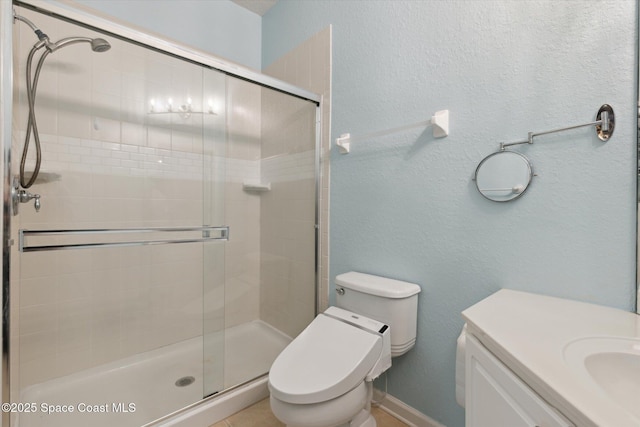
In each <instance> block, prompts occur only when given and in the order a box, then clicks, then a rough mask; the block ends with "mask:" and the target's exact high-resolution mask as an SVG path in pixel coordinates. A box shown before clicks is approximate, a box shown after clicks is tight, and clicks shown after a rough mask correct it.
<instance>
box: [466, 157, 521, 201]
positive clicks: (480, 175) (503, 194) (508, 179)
mask: <svg viewBox="0 0 640 427" xmlns="http://www.w3.org/2000/svg"><path fill="white" fill-rule="evenodd" d="M532 177H533V167H532V166H531V163H530V162H529V159H527V158H526V157H525V156H523V155H522V154H520V153H516V152H515V151H509V150H505V151H498V152H496V153H493V154H490V155H488V156H487V157H485V158H484V159H483V160H482V161H481V162H480V164H479V165H478V167H477V168H476V173H475V181H476V186H477V187H478V191H479V192H480V194H482V195H483V196H484V197H486V198H487V199H489V200H492V201H494V202H508V201H510V200H513V199H517V198H518V197H520V196H522V195H523V194H524V192H525V191H526V190H527V188H528V187H529V184H530V183H531V178H532Z"/></svg>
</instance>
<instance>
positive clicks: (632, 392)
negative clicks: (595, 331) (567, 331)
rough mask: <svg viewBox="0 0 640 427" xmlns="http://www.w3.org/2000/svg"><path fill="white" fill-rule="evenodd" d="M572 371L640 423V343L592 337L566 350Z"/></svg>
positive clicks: (574, 342) (568, 346)
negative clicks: (639, 402)
mask: <svg viewBox="0 0 640 427" xmlns="http://www.w3.org/2000/svg"><path fill="white" fill-rule="evenodd" d="M564 359H565V362H566V363H567V365H568V367H569V369H571V370H572V371H573V372H574V373H575V374H576V375H579V376H581V377H582V378H583V379H584V380H585V381H586V382H588V383H589V384H590V385H591V387H593V388H595V389H596V390H597V391H598V392H599V393H600V394H602V395H603V396H605V397H606V398H608V399H610V400H612V401H613V402H615V403H616V404H618V405H619V406H621V407H622V408H623V409H624V410H626V411H627V412H629V413H630V414H631V415H633V416H634V417H636V418H638V420H639V422H640V405H638V396H640V339H630V338H615V337H591V338H582V339H579V340H576V341H572V342H571V343H569V344H567V345H566V346H565V348H564Z"/></svg>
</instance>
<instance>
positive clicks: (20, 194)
mask: <svg viewBox="0 0 640 427" xmlns="http://www.w3.org/2000/svg"><path fill="white" fill-rule="evenodd" d="M11 199H12V204H13V214H14V215H18V207H19V206H20V203H27V202H29V201H31V200H34V202H33V207H34V208H35V209H36V212H39V211H40V206H41V204H40V195H39V194H32V193H29V192H28V191H27V190H25V189H24V188H20V185H19V181H18V179H17V178H16V179H14V181H13V187H12V188H11Z"/></svg>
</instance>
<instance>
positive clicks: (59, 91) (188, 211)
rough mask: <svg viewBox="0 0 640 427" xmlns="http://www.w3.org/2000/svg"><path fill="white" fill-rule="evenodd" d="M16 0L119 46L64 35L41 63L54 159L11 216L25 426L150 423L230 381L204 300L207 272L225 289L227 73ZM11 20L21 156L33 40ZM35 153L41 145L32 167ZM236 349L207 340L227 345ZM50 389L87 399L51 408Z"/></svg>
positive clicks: (43, 117)
mask: <svg viewBox="0 0 640 427" xmlns="http://www.w3.org/2000/svg"><path fill="white" fill-rule="evenodd" d="M17 10H18V13H20V14H22V15H24V16H25V17H28V19H30V20H32V21H33V22H37V24H38V25H39V26H40V27H41V28H43V29H46V31H47V33H48V34H49V36H50V37H51V38H52V39H55V40H58V39H61V38H63V37H69V36H87V37H101V38H105V39H107V40H108V41H109V43H110V44H111V49H110V50H109V51H106V52H102V53H95V52H92V51H91V49H89V48H88V46H86V45H82V44H78V45H73V46H69V47H65V48H64V49H60V50H59V51H56V52H54V53H52V54H51V55H50V57H49V58H48V59H47V61H46V62H45V63H44V66H43V68H42V73H41V76H40V82H39V85H38V93H37V97H36V115H37V117H38V127H39V130H40V137H41V142H42V148H43V153H42V169H41V173H40V177H39V178H38V180H36V183H35V184H34V185H33V187H31V188H30V189H29V191H30V192H32V193H38V194H40V195H41V204H42V206H41V209H40V211H39V212H36V211H35V210H34V207H33V203H30V204H21V205H20V212H19V214H18V215H17V216H15V217H13V220H12V227H13V229H12V238H13V239H14V240H15V242H16V245H14V246H13V247H12V254H11V257H12V262H13V264H12V268H11V273H12V277H11V296H12V297H11V307H10V311H11V315H12V322H11V328H12V331H11V340H12V346H11V352H12V354H11V370H12V376H11V385H12V390H11V393H12V395H11V400H12V401H13V402H36V403H37V404H38V409H39V410H38V412H37V413H33V414H12V416H13V418H14V419H13V422H14V424H12V425H16V426H18V427H63V426H64V427H80V426H88V425H90V426H92V427H112V426H114V425H117V426H121V427H136V426H140V425H143V424H146V423H149V422H151V421H153V420H155V419H158V418H161V417H164V416H166V415H168V414H169V413H170V412H173V411H177V410H179V409H181V408H183V407H185V406H188V405H191V404H193V403H196V402H198V401H200V400H201V399H202V396H203V395H208V394H211V393H212V392H214V391H217V390H220V388H219V387H220V384H221V381H222V380H221V378H222V367H221V365H219V366H218V367H217V368H216V369H214V370H213V371H212V370H209V371H208V372H209V375H210V377H211V378H213V380H212V382H211V383H209V382H206V381H205V378H204V377H205V374H204V372H203V371H204V368H203V361H202V356H203V347H204V342H203V336H204V328H203V318H204V317H205V310H204V306H205V303H204V302H203V301H205V300H213V301H216V303H219V302H220V301H224V295H222V296H220V295H219V294H215V295H214V294H207V293H206V292H205V293H203V283H205V282H206V283H208V284H209V283H212V284H214V287H216V286H215V285H216V284H217V285H218V286H217V288H218V290H220V289H221V290H222V292H224V288H223V287H222V288H221V287H220V286H219V284H220V279H219V277H220V275H221V274H222V276H224V273H223V272H224V244H225V243H224V237H225V236H226V234H225V230H224V229H220V228H216V227H217V226H224V225H225V224H224V222H223V219H224V217H223V216H221V214H220V213H221V212H223V205H222V204H221V203H223V202H224V200H222V199H221V196H220V194H222V193H221V192H222V190H224V188H223V186H222V184H221V182H222V181H221V180H220V178H219V174H220V173H224V172H223V171H224V169H222V170H221V169H220V167H223V166H224V164H223V163H222V164H221V163H220V161H219V159H218V157H220V156H223V157H224V154H221V153H220V152H219V150H218V148H216V144H217V145H218V146H219V145H220V141H224V136H225V131H224V126H225V115H224V111H222V112H221V114H215V111H214V109H215V105H213V102H212V105H211V109H210V108H209V103H208V99H205V93H206V94H211V95H215V96H216V97H220V96H221V97H222V99H224V94H225V86H224V75H222V74H220V73H215V72H210V71H205V70H204V69H203V67H201V66H199V65H197V64H194V63H191V62H188V61H183V60H180V59H178V58H176V57H174V56H170V55H165V54H162V53H160V52H157V51H153V50H149V49H146V48H144V47H142V46H140V45H137V44H133V43H129V42H127V41H124V40H120V39H118V38H116V37H113V36H111V35H104V34H100V33H97V32H94V31H92V30H90V29H87V28H84V27H82V26H79V25H75V24H72V23H69V22H65V21H60V20H57V19H55V18H53V17H51V16H47V15H44V14H40V13H37V12H33V11H31V10H27V9H24V8H20V7H18V8H17ZM14 34H15V37H16V44H15V45H16V49H15V51H14V62H15V64H16V73H15V75H14V80H15V82H16V97H15V98H16V100H15V103H16V105H15V107H14V111H16V116H15V120H14V123H15V126H14V129H13V134H14V141H13V147H12V150H13V153H14V155H13V156H12V158H13V164H12V170H14V171H17V170H18V164H17V163H18V161H19V158H20V155H19V154H20V152H21V151H22V146H23V143H24V137H25V125H26V123H27V108H26V105H27V100H26V93H25V84H24V80H25V77H24V72H25V67H24V64H25V59H26V55H27V54H28V52H29V50H30V48H31V46H32V45H33V44H34V42H35V41H34V36H33V33H32V31H31V30H30V29H29V28H28V27H27V26H23V25H20V24H18V25H16V26H15V28H14ZM205 72H206V75H207V76H206V77H205V74H204V73H205ZM216 99H217V98H216ZM218 101H219V100H218ZM223 105H224V104H223ZM222 147H224V145H222ZM33 163H34V158H33V156H30V157H29V159H28V163H27V169H28V170H30V169H31V168H32V166H33ZM221 171H222V172H221ZM208 226H212V227H208ZM21 237H23V238H21ZM215 238H222V239H221V240H219V241H214V240H211V241H209V240H207V241H204V239H215ZM18 243H19V244H18ZM206 316H208V320H211V319H213V321H207V322H206V325H207V328H214V329H215V328H217V329H220V328H219V327H218V326H217V325H216V321H217V323H218V324H220V323H221V321H220V319H221V314H220V310H217V311H216V310H212V311H207V312H206ZM223 351H224V350H223V348H222V347H216V348H209V350H208V351H207V353H208V354H209V355H212V356H213V357H215V359H216V360H220V359H221V357H222V355H223ZM216 381H217V382H216ZM42 403H44V404H51V405H56V407H55V408H53V410H54V411H56V410H57V408H58V409H61V408H62V407H67V408H68V407H71V406H72V407H73V408H74V411H73V412H54V413H45V412H44V411H42V410H40V409H41V408H42V407H41V406H39V405H40V404H42ZM105 405H106V406H105ZM87 408H89V409H88V410H87ZM16 418H17V419H16Z"/></svg>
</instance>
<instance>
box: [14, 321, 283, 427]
mask: <svg viewBox="0 0 640 427" xmlns="http://www.w3.org/2000/svg"><path fill="white" fill-rule="evenodd" d="M223 336H224V337H223ZM222 339H224V358H222V357H215V354H214V353H213V352H205V353H206V355H208V356H209V357H205V359H204V360H205V363H204V364H203V349H207V348H208V347H209V346H210V345H215V344H216V343H221V340H222ZM290 341H291V338H289V337H287V336H286V335H285V334H283V333H282V332H280V331H278V330H276V329H275V328H273V327H272V326H270V325H268V324H267V323H265V322H262V321H260V320H255V321H252V322H247V323H244V324H241V325H238V326H234V327H231V328H228V329H226V330H225V333H224V334H222V333H218V334H214V335H207V336H206V337H205V340H204V347H203V339H202V337H195V338H192V339H189V340H185V341H181V342H179V343H175V344H172V345H169V346H165V347H162V348H159V349H156V350H152V351H149V352H145V353H141V354H138V355H135V356H131V357H128V358H125V359H121V360H118V361H115V362H111V363H108V364H105V365H101V366H97V367H95V368H91V369H88V370H85V371H81V372H77V373H74V374H72V375H68V376H65V377H61V378H55V379H53V380H50V381H46V382H43V383H40V384H35V385H32V386H29V387H27V388H26V389H25V390H24V391H23V392H22V394H21V399H20V402H21V403H23V404H27V403H29V404H33V405H32V408H33V409H35V410H34V411H32V412H29V413H26V412H23V413H20V414H18V417H17V422H16V424H15V425H14V427H85V426H91V427H113V426H116V425H117V426H119V427H139V426H141V425H144V424H147V423H150V422H151V421H153V420H155V419H158V418H161V417H163V416H165V415H167V414H170V413H172V412H174V411H177V410H179V409H181V408H184V407H186V406H189V405H191V404H193V403H195V402H198V401H200V400H202V398H203V394H210V391H211V390H212V389H211V387H210V383H216V384H217V385H219V386H220V387H224V388H225V389H227V388H230V387H233V386H235V385H237V384H241V383H243V382H246V381H248V380H251V379H253V378H256V377H259V376H261V375H263V374H265V373H266V372H268V370H269V368H270V366H271V363H273V360H275V357H276V356H277V355H278V354H279V353H280V351H282V349H283V348H284V347H285V346H286V345H287V344H288V343H289V342H290ZM217 354H219V355H220V356H221V351H218V353H217ZM223 360H224V361H223ZM223 363H224V366H222V364H223ZM203 372H204V375H203ZM222 372H224V376H223V379H221V378H220V377H221V375H222ZM214 374H215V375H214ZM205 379H206V381H207V387H205V386H204V385H205V384H204V381H205ZM177 383H179V384H181V385H182V386H177ZM71 411H73V412H71ZM182 417H183V418H184V414H183V415H182ZM216 421H217V420H211V424H213V423H214V422H216Z"/></svg>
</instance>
